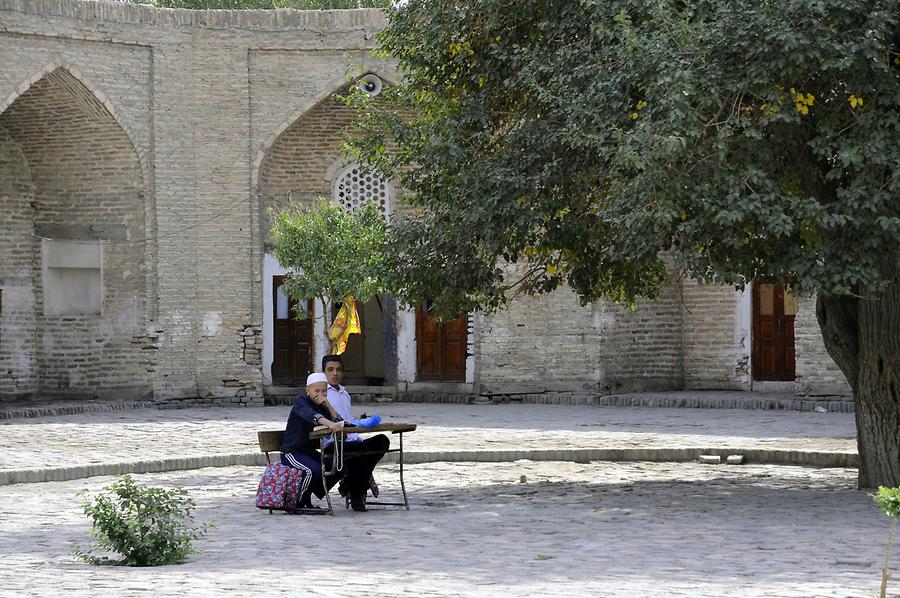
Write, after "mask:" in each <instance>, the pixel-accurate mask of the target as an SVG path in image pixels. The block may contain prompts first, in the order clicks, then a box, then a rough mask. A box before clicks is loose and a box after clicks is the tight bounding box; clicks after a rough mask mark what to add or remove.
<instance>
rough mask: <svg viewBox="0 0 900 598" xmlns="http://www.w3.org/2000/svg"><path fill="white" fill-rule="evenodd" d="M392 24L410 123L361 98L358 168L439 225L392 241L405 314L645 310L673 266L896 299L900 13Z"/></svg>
mask: <svg viewBox="0 0 900 598" xmlns="http://www.w3.org/2000/svg"><path fill="white" fill-rule="evenodd" d="M389 19H390V25H389V27H388V28H387V29H386V30H385V31H384V32H383V33H382V34H381V35H380V38H379V39H380V43H381V46H382V50H383V52H385V53H386V54H389V55H392V56H394V57H396V59H397V60H398V61H399V64H400V69H401V71H402V72H403V73H404V77H405V78H404V81H403V82H402V83H401V84H400V85H398V86H394V87H392V88H390V89H388V90H387V91H386V92H385V93H384V95H385V97H386V99H388V100H390V101H392V102H393V104H394V106H396V107H397V108H399V109H398V110H395V111H389V110H384V109H378V108H377V107H375V106H374V105H372V104H371V103H366V101H365V100H364V99H361V98H359V97H357V98H356V100H355V101H356V102H357V103H359V104H360V105H361V114H362V117H361V120H362V124H363V127H362V131H363V132H364V135H363V136H362V137H361V138H360V139H359V140H357V141H355V142H352V147H353V150H354V151H355V152H356V154H357V156H358V157H359V158H360V159H362V160H365V161H367V162H369V163H371V164H373V165H375V167H376V168H377V169H378V170H379V171H380V172H381V173H382V174H385V175H394V174H399V175H400V177H401V182H402V185H403V187H404V188H405V189H407V190H409V191H411V195H410V196H409V197H408V201H409V202H411V203H412V204H413V205H414V206H416V207H417V208H419V211H418V212H417V213H416V216H414V217H413V218H411V219H409V220H408V221H407V222H405V223H403V224H401V225H400V226H398V227H397V229H396V230H395V231H393V232H392V235H391V236H392V243H393V244H394V247H393V248H392V250H391V255H392V256H397V260H398V262H397V264H396V268H395V270H396V271H397V274H398V277H399V279H398V287H399V288H398V289H397V291H398V294H399V298H400V299H401V300H402V301H403V302H404V303H407V304H411V305H415V304H417V303H418V302H419V301H421V300H422V299H425V298H433V299H434V302H435V308H436V310H437V311H439V312H442V313H447V314H452V313H459V312H461V311H468V310H472V309H476V308H483V309H488V310H490V309H493V308H496V307H499V306H502V305H503V304H505V303H506V302H507V301H509V298H510V297H511V296H512V295H513V294H515V293H516V292H525V293H544V292H548V291H551V290H553V289H556V288H557V287H559V286H561V285H565V284H568V285H569V286H571V287H572V288H573V289H574V290H575V291H576V292H577V293H578V295H579V296H580V298H581V299H582V301H583V302H589V301H592V300H595V299H598V298H603V299H607V300H613V301H623V302H633V301H634V300H635V299H636V298H638V297H653V296H654V294H655V293H656V291H657V289H658V288H659V285H660V284H661V283H662V282H663V281H664V280H665V268H664V264H663V262H662V261H661V258H660V255H661V254H664V255H667V256H669V258H668V259H671V260H672V262H673V263H674V264H675V265H676V266H677V267H678V269H679V270H680V271H682V272H684V273H686V274H687V275H689V276H691V277H694V278H696V279H699V280H703V281H707V282H717V283H721V284H732V285H735V286H738V287H740V286H742V285H744V284H745V283H747V282H749V281H751V280H753V279H755V278H757V277H773V278H775V279H780V280H785V279H792V280H796V283H795V287H796V289H797V290H798V291H799V292H801V293H809V292H812V291H821V292H824V293H831V294H845V295H864V296H871V295H874V294H877V293H878V292H879V291H880V290H881V289H882V288H883V287H884V285H885V284H886V283H887V281H889V280H890V278H891V277H892V276H893V268H895V266H896V264H897V263H898V261H900V202H898V201H897V199H896V198H897V196H898V192H900V189H898V182H900V168H898V165H900V144H898V143H897V139H898V138H900V110H898V106H900V82H898V73H900V48H898V40H900V32H898V23H900V14H898V4H897V1H896V0H817V1H814V2H810V1H809V0H784V1H779V2H744V1H742V0H695V1H688V2H675V1H662V2H660V1H658V0H580V1H574V0H573V1H571V2H559V1H557V0H519V1H517V2H516V3H515V9H514V10H511V9H510V6H509V3H508V2H503V1H501V0H465V1H462V0H441V1H439V2H438V1H434V0H410V1H409V2H408V3H406V4H404V5H402V6H399V7H397V8H395V9H393V10H391V11H389ZM860 99H861V100H862V101H860ZM388 148H392V149H396V151H387V150H388ZM512 263H515V264H516V268H514V269H512V270H511V269H510V268H508V267H507V265H508V264H512ZM512 272H514V273H515V274H514V275H513V274H512Z"/></svg>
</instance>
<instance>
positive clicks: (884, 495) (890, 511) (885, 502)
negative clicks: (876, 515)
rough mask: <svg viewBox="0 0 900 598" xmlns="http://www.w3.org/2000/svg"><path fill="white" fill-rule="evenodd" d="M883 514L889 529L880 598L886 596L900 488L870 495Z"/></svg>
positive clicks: (882, 487) (879, 490)
mask: <svg viewBox="0 0 900 598" xmlns="http://www.w3.org/2000/svg"><path fill="white" fill-rule="evenodd" d="M869 496H871V497H872V500H874V501H875V504H877V505H878V506H879V507H881V510H882V511H884V514H885V515H887V516H888V517H890V518H891V528H890V531H889V532H888V541H887V546H886V547H885V550H884V567H882V569H881V593H880V596H881V598H885V596H886V595H887V585H888V580H889V579H890V578H891V573H890V571H889V569H888V567H889V565H890V563H891V548H892V547H893V546H894V532H895V531H896V530H897V518H898V517H900V486H898V487H896V488H886V487H885V486H879V487H878V493H877V494H870V495H869Z"/></svg>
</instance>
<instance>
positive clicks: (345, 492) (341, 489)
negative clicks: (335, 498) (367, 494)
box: [338, 481, 350, 498]
mask: <svg viewBox="0 0 900 598" xmlns="http://www.w3.org/2000/svg"><path fill="white" fill-rule="evenodd" d="M338 494H340V495H341V496H343V497H344V498H347V496H349V495H350V489H349V488H347V484H346V483H345V482H343V481H342V482H341V483H340V484H338Z"/></svg>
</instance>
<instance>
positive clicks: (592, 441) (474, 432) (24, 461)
mask: <svg viewBox="0 0 900 598" xmlns="http://www.w3.org/2000/svg"><path fill="white" fill-rule="evenodd" d="M288 411H289V408H288V407H260V408H243V409H235V408H232V409H227V408H192V409H179V410H158V409H139V410H134V411H119V412H105V413H88V414H80V415H66V416H54V417H42V418H34V419H12V420H3V421H2V422H0V470H11V469H31V468H43V467H62V466H80V465H92V464H99V463H109V462H133V461H148V460H156V459H164V458H173V457H194V456H204V455H210V454H235V453H252V452H256V451H257V450H258V448H257V440H256V432H257V430H266V429H283V428H284V423H285V421H286V420H287V414H288ZM361 411H367V412H368V413H369V414H370V415H372V414H379V415H381V416H382V417H384V418H385V420H386V421H402V422H412V423H417V424H419V430H418V431H416V432H415V433H414V434H411V435H407V436H406V443H407V450H411V451H416V450H428V451H443V450H473V449H483V450H502V449H548V448H556V449H566V448H657V447H659V448H662V447H672V448H680V447H717V446H721V447H735V446H736V447H742V448H773V449H774V448H778V449H800V450H804V449H807V450H820V451H836V452H855V450H856V441H855V425H854V419H853V415H852V414H847V413H815V412H798V411H751V410H746V409H660V408H623V407H590V406H561V405H434V404H404V403H399V404H369V405H360V406H357V412H361Z"/></svg>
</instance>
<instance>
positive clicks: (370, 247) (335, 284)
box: [272, 199, 386, 316]
mask: <svg viewBox="0 0 900 598" xmlns="http://www.w3.org/2000/svg"><path fill="white" fill-rule="evenodd" d="M272 237H273V238H274V240H275V257H276V258H277V259H278V262H279V263H280V264H281V265H282V266H284V267H285V268H288V269H290V270H291V271H292V272H293V274H292V275H291V276H290V277H289V278H287V279H286V280H285V283H284V287H285V291H286V292H287V293H288V294H289V295H291V296H292V297H298V298H309V299H312V298H319V299H320V300H322V301H323V302H324V301H327V300H332V301H340V300H341V299H343V298H344V297H346V296H347V295H352V296H353V297H354V298H355V299H357V300H358V301H360V303H365V302H366V301H368V300H369V299H371V298H372V297H374V296H376V295H378V294H381V293H383V292H385V284H386V283H385V279H386V260H385V243H386V224H385V221H384V217H383V216H382V214H381V211H380V209H379V207H378V204H377V203H375V202H374V201H370V202H367V203H365V204H364V205H362V206H360V207H359V208H357V209H355V210H354V211H352V212H346V211H345V210H344V209H343V208H341V207H340V206H338V205H336V204H334V203H332V202H329V201H327V200H324V199H322V200H320V201H318V202H317V203H316V204H315V205H314V206H313V207H311V208H292V209H288V210H284V211H282V212H279V213H278V214H276V215H275V217H274V222H273V226H272ZM298 306H299V307H301V308H302V306H303V303H302V302H301V303H300V304H298ZM300 315H301V316H302V315H304V314H300Z"/></svg>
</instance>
